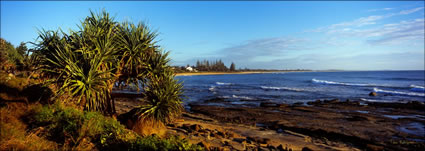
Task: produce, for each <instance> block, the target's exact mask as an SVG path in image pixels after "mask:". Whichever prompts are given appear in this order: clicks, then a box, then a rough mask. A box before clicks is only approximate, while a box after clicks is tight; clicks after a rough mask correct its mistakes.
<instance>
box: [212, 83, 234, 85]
mask: <svg viewBox="0 0 425 151" xmlns="http://www.w3.org/2000/svg"><path fill="white" fill-rule="evenodd" d="M215 84H217V85H233V83H224V82H215Z"/></svg>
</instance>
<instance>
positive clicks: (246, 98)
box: [232, 95, 254, 100]
mask: <svg viewBox="0 0 425 151" xmlns="http://www.w3.org/2000/svg"><path fill="white" fill-rule="evenodd" d="M232 98H235V99H245V100H254V99H253V98H250V97H247V96H237V95H232Z"/></svg>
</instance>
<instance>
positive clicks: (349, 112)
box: [117, 98, 425, 151]
mask: <svg viewBox="0 0 425 151" xmlns="http://www.w3.org/2000/svg"><path fill="white" fill-rule="evenodd" d="M220 101H223V100H221V99H219V98H216V99H213V100H208V101H206V102H220ZM251 101H252V100H251ZM117 104H118V105H117V106H121V105H120V104H121V101H117ZM124 106H127V107H128V108H131V106H132V105H131V104H125V105H124ZM189 106H190V110H187V111H185V112H184V113H183V116H182V117H181V118H180V119H178V120H176V121H175V122H174V123H172V124H169V125H167V129H168V132H169V133H172V134H174V135H179V136H181V137H184V138H186V139H188V140H189V141H190V142H192V143H196V144H199V145H202V146H205V147H206V148H208V149H209V150H279V151H282V150H283V151H289V150H294V151H295V150H303V151H308V150H425V137H424V133H425V132H424V131H425V128H424V125H425V112H424V111H425V104H424V103H422V102H416V101H411V102H408V103H380V102H369V103H365V102H361V101H351V100H344V101H341V100H338V99H333V100H317V101H313V102H308V103H306V104H297V103H296V104H293V105H288V104H278V103H273V102H267V101H263V102H262V103H260V104H259V105H258V106H249V107H248V106H245V107H238V106H212V105H207V104H203V103H198V104H189ZM121 107H122V106H121ZM119 108H120V107H119ZM126 110H128V109H127V108H126V107H125V108H124V109H123V108H121V109H120V111H122V112H125V111H126Z"/></svg>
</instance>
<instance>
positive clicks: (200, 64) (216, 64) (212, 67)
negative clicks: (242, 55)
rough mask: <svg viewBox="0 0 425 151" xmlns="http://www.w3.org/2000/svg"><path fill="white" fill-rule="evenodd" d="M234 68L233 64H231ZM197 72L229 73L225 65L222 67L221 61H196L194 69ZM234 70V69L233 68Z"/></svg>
mask: <svg viewBox="0 0 425 151" xmlns="http://www.w3.org/2000/svg"><path fill="white" fill-rule="evenodd" d="M232 64H233V63H232ZM233 67H234V64H233ZM195 68H196V69H197V70H198V71H229V68H227V66H226V65H224V63H223V61H221V60H216V61H208V60H204V61H199V60H198V61H196V67H195ZM233 70H234V68H233Z"/></svg>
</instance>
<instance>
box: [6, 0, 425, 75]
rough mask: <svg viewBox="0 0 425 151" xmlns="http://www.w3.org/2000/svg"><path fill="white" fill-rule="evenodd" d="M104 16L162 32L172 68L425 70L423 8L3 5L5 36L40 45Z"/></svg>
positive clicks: (359, 4) (368, 4) (362, 4)
mask: <svg viewBox="0 0 425 151" xmlns="http://www.w3.org/2000/svg"><path fill="white" fill-rule="evenodd" d="M102 9H105V10H106V11H108V12H109V13H110V14H111V15H112V16H114V17H115V19H116V20H117V21H120V22H122V21H132V22H134V23H138V22H145V23H147V24H148V25H149V27H150V28H151V29H154V30H157V31H158V32H159V34H160V35H159V36H158V39H157V40H158V44H159V45H160V46H161V47H162V48H164V49H165V50H166V51H170V57H171V59H172V65H179V66H185V65H187V64H190V65H194V64H195V63H196V61H197V60H204V59H206V60H217V59H221V60H223V62H224V63H225V64H227V66H230V63H231V62H234V63H235V64H236V68H251V69H313V70H327V69H340V70H424V64H425V63H424V55H425V54H424V1H409V2H396V1H387V2H382V1H381V2H372V1H355V2H342V1H331V2H320V1H319V2H316V1H314V2H313V1H301V2H295V1H267V2H259V1H234V2H223V1H208V2H207V1H184V2H169V1H159V2H152V1H126V2H115V1H92V2H89V1H76V2H73V1H59V2H52V1H47V2H46V1H45V2H33V1H26V2H22V1H21V2H19V1H1V33H0V36H1V37H2V38H4V39H5V40H7V41H9V42H11V43H12V44H13V45H15V46H17V45H19V43H21V42H28V41H31V42H34V41H35V40H36V39H37V36H38V30H40V29H46V30H56V29H59V28H60V29H62V30H64V31H69V30H70V29H72V30H77V29H78V28H77V25H78V24H79V23H80V21H81V20H83V19H84V18H85V17H87V16H88V15H89V11H90V10H93V11H95V12H99V11H100V10H102Z"/></svg>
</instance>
